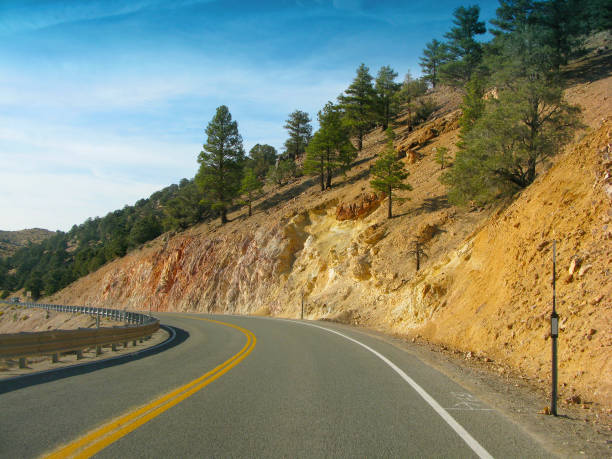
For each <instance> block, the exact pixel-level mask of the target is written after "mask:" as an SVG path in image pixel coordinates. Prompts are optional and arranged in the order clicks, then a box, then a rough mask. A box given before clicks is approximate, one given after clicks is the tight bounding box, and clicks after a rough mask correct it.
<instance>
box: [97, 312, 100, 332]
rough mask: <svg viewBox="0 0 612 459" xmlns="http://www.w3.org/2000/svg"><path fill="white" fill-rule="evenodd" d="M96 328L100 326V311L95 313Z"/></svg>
mask: <svg viewBox="0 0 612 459" xmlns="http://www.w3.org/2000/svg"><path fill="white" fill-rule="evenodd" d="M96 328H100V311H98V314H97V315H96Z"/></svg>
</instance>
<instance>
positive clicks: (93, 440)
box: [46, 316, 257, 459]
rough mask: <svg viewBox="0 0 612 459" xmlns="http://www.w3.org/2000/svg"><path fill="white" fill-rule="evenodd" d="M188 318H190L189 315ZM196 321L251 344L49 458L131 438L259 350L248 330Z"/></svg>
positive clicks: (80, 455) (84, 453)
mask: <svg viewBox="0 0 612 459" xmlns="http://www.w3.org/2000/svg"><path fill="white" fill-rule="evenodd" d="M185 317H187V316H185ZM189 318H190V319H194V320H203V321H206V322H212V323H216V324H220V325H225V326H228V327H231V328H235V329H236V330H239V331H241V332H242V333H244V335H245V336H246V338H247V342H246V344H245V345H244V347H243V348H242V349H241V350H240V351H239V352H238V353H237V354H235V355H233V356H232V357H230V358H229V359H228V360H226V361H225V362H223V363H222V364H220V365H218V366H217V367H215V368H213V369H212V370H210V371H208V372H206V373H205V374H203V375H202V376H200V377H199V378H196V379H194V380H193V381H191V382H189V383H187V384H185V385H184V386H181V387H179V388H178V389H175V390H173V391H172V392H170V393H168V394H166V395H164V396H162V397H160V398H158V399H156V400H154V401H152V402H150V403H148V404H147V405H145V406H143V407H141V408H138V409H136V410H134V411H131V412H129V413H126V414H124V415H122V416H120V417H119V418H117V419H115V420H113V421H111V422H109V423H108V424H105V425H103V426H102V427H99V428H97V429H95V430H93V431H91V432H89V433H88V434H86V435H85V436H83V437H81V438H80V439H78V440H76V441H74V442H72V443H70V444H68V445H66V446H64V447H61V448H59V449H57V450H56V451H54V452H53V453H51V454H49V455H48V456H46V457H47V458H49V459H50V458H54V459H55V458H66V457H76V458H88V457H91V456H93V455H94V454H96V453H97V452H98V451H101V450H102V449H104V448H106V447H107V446H108V445H110V444H111V443H113V442H115V441H117V440H118V439H120V438H121V437H123V436H125V435H127V434H128V433H130V432H132V431H133V430H135V429H137V428H138V427H140V426H141V425H143V424H145V423H146V422H148V421H150V420H151V419H153V418H155V417H156V416H159V415H160V414H161V413H163V412H164V411H166V410H168V409H170V408H172V407H173V406H174V405H176V404H178V403H180V402H182V401H183V400H185V399H186V398H187V397H190V396H192V395H193V394H195V393H196V392H198V391H199V390H200V389H202V388H204V387H205V386H207V385H208V384H210V383H211V382H213V381H214V380H216V379H217V378H220V377H221V376H223V375H224V374H225V373H227V372H228V371H229V370H231V369H232V368H234V367H235V366H236V365H238V364H239V363H240V362H241V361H242V360H244V359H245V358H246V356H247V355H249V354H250V353H251V351H252V350H253V348H254V347H255V343H256V342H257V339H256V338H255V335H254V334H253V333H252V332H251V331H249V330H247V329H246V328H242V327H239V326H238V325H234V324H230V323H226V322H220V321H218V320H213V319H204V318H197V317H189Z"/></svg>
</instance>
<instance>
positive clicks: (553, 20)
mask: <svg viewBox="0 0 612 459" xmlns="http://www.w3.org/2000/svg"><path fill="white" fill-rule="evenodd" d="M576 6H577V5H575V3H574V1H572V0H548V1H545V2H540V3H538V4H537V13H536V21H537V22H536V26H537V27H538V32H539V34H540V39H541V41H542V44H543V45H544V46H548V47H550V49H551V50H552V53H553V57H552V67H553V69H554V70H556V71H558V70H559V67H560V66H561V65H565V64H567V62H568V59H569V58H570V55H571V53H572V52H573V51H575V50H577V49H578V48H579V47H580V41H579V38H578V36H579V35H580V33H581V28H582V27H581V23H580V19H579V17H580V16H579V14H576V13H577V12H576V11H575V9H574V8H575V7H576Z"/></svg>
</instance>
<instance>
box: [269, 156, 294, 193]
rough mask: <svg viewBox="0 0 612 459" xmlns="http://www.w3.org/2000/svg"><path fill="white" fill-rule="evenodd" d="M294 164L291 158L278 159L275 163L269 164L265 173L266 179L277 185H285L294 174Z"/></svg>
mask: <svg viewBox="0 0 612 459" xmlns="http://www.w3.org/2000/svg"><path fill="white" fill-rule="evenodd" d="M296 169H297V168H296V166H295V163H294V162H293V161H292V160H291V159H278V160H277V161H276V164H274V165H272V166H270V168H269V169H268V173H267V174H266V181H267V182H268V183H271V184H273V185H276V186H278V187H281V186H283V185H285V184H286V183H287V181H288V179H289V178H290V177H291V176H294V175H296V172H297V170H296Z"/></svg>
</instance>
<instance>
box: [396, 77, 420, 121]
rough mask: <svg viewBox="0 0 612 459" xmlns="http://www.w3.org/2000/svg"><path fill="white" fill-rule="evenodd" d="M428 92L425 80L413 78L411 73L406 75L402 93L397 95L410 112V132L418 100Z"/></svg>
mask: <svg viewBox="0 0 612 459" xmlns="http://www.w3.org/2000/svg"><path fill="white" fill-rule="evenodd" d="M426 92H427V83H426V82H425V80H424V79H423V78H416V79H415V78H412V75H410V72H407V73H406V76H405V77H404V82H403V83H402V87H401V89H400V91H399V92H398V93H397V99H398V101H399V103H400V104H401V105H402V106H403V107H404V109H406V111H407V112H408V130H410V131H412V128H413V125H414V124H415V123H414V121H415V120H414V114H415V111H416V110H417V108H418V104H417V103H416V102H417V99H418V98H419V97H421V96H422V95H423V94H425V93H426Z"/></svg>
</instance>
